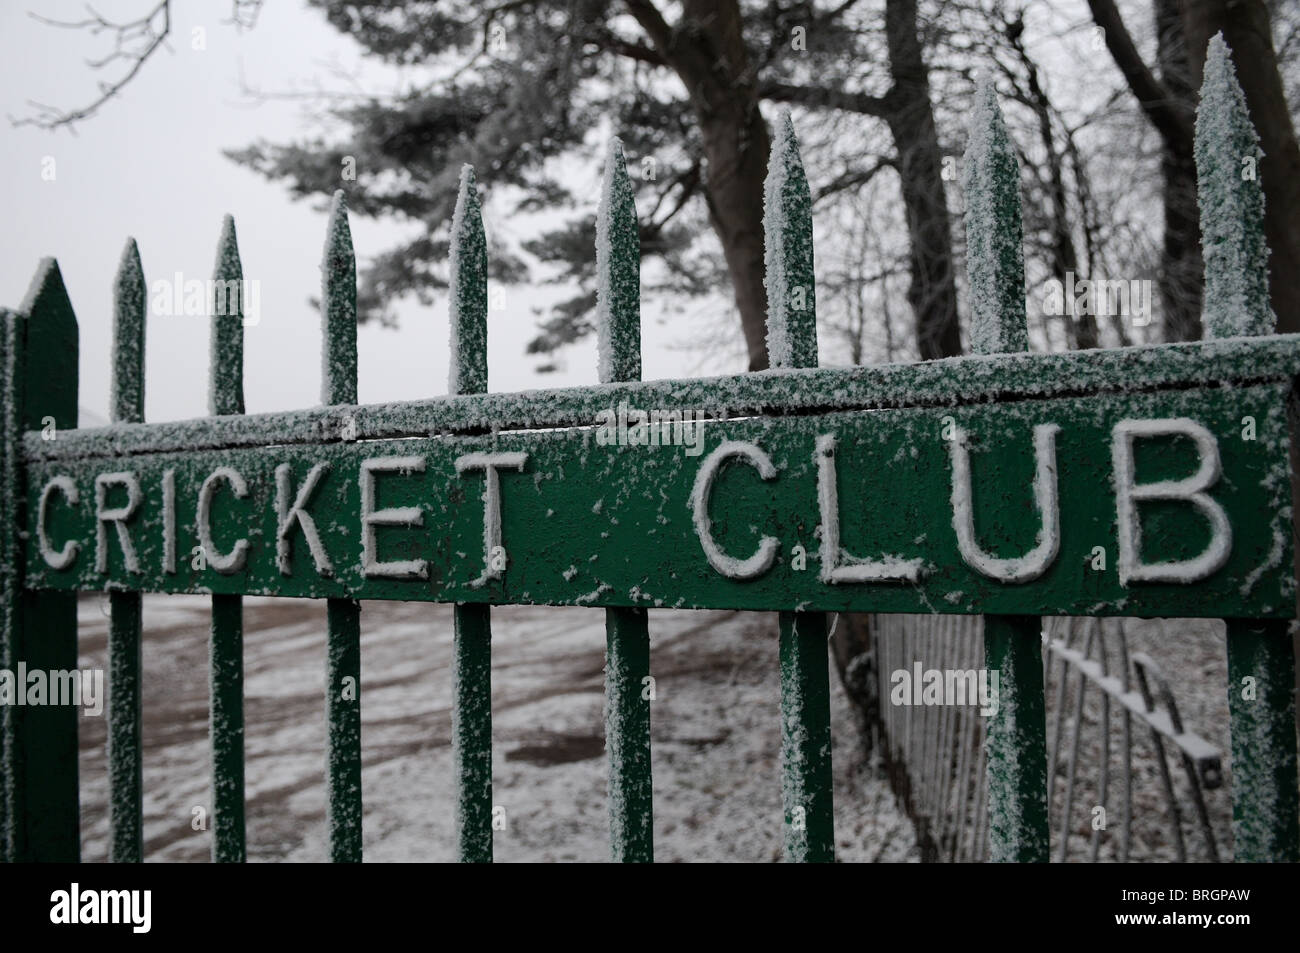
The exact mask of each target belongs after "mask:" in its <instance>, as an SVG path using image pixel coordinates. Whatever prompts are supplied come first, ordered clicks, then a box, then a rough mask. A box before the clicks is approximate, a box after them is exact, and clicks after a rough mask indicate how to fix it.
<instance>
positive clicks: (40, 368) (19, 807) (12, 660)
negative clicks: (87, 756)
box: [0, 258, 81, 863]
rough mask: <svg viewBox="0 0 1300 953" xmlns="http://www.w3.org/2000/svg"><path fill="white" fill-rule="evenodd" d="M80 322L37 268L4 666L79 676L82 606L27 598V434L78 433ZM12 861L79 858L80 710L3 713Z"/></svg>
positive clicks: (56, 279)
mask: <svg viewBox="0 0 1300 953" xmlns="http://www.w3.org/2000/svg"><path fill="white" fill-rule="evenodd" d="M77 339H78V331H77V318H76V315H74V314H73V311H72V303H71V302H70V301H69V300H68V293H67V291H66V290H65V288H64V286H63V276H62V275H61V274H60V272H59V266H58V265H57V264H56V263H55V262H54V259H52V258H47V259H45V260H44V261H43V262H41V266H40V268H39V269H38V271H37V273H36V278H35V279H34V280H33V282H32V286H31V288H30V290H29V291H28V293H27V298H26V300H25V301H24V302H23V305H22V307H21V309H20V313H19V314H18V315H9V316H8V317H7V319H6V324H5V341H4V344H5V355H4V356H5V360H4V384H5V388H6V389H5V391H4V393H3V395H0V400H3V402H4V406H5V416H4V487H3V491H2V493H0V495H3V497H4V503H3V507H4V511H5V513H4V515H5V518H6V519H5V523H4V526H5V527H6V529H7V530H8V531H9V532H8V534H7V535H6V551H5V554H4V555H5V556H6V557H7V558H6V559H5V560H4V562H6V563H8V565H7V566H6V571H5V572H4V573H3V580H4V607H3V613H4V617H3V619H2V620H0V621H3V625H4V656H5V658H4V667H5V668H8V669H10V670H11V671H12V670H16V669H17V667H18V665H19V664H25V665H26V667H27V669H28V670H41V671H45V672H51V671H60V670H62V671H72V670H73V669H75V668H77V597H76V594H75V593H71V592H24V591H23V589H22V560H23V552H24V548H23V538H24V536H25V535H26V534H25V533H24V531H23V530H24V527H23V522H22V513H23V510H24V507H23V503H22V497H23V493H24V490H25V488H24V486H23V470H22V462H21V443H22V434H23V431H26V430H40V431H42V432H44V433H48V434H50V436H51V438H52V439H56V440H57V439H58V431H59V430H65V429H75V428H76V426H77V383H78V381H77V358H78V340H77ZM0 710H3V711H4V714H5V715H6V716H7V717H6V720H5V723H4V729H5V746H4V756H5V759H6V763H5V765H4V773H5V789H6V798H5V801H6V804H7V807H6V811H5V813H6V815H7V825H8V834H7V837H6V841H7V849H6V850H5V854H6V856H7V858H8V859H10V860H13V861H19V862H59V863H75V862H76V861H78V860H80V858H81V831H80V801H79V793H78V788H77V783H78V782H77V711H78V710H77V707H76V706H73V705H34V706H26V705H4V706H0Z"/></svg>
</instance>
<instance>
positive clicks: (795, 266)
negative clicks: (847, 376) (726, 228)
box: [763, 109, 817, 367]
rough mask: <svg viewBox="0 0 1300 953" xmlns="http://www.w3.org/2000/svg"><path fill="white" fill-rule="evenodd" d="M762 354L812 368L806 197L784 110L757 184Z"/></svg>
mask: <svg viewBox="0 0 1300 953" xmlns="http://www.w3.org/2000/svg"><path fill="white" fill-rule="evenodd" d="M763 238H764V263H765V265H766V275H765V277H764V284H765V286H766V287H767V357H768V363H769V365H770V366H772V367H816V366H817V301H816V288H815V286H814V282H813V226H812V195H811V194H810V193H809V191H808V176H807V174H806V173H805V172H804V168H803V160H802V159H801V158H800V157H799V142H798V140H797V139H796V138H795V134H794V123H793V122H792V121H791V119H790V111H789V110H788V109H783V110H782V111H781V115H780V117H779V118H778V119H777V124H776V136H775V138H774V139H773V142H772V154H771V157H770V158H769V159H768V163H767V182H766V183H765V185H764V187H763Z"/></svg>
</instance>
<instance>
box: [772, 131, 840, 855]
mask: <svg viewBox="0 0 1300 953" xmlns="http://www.w3.org/2000/svg"><path fill="white" fill-rule="evenodd" d="M777 126H778V128H777V130H776V136H775V137H774V140H773V143H772V155H771V157H770V159H769V160H768V167H767V182H766V183H765V186H764V190H763V206H764V208H763V231H764V236H765V249H764V260H765V264H766V269H767V273H766V276H765V278H764V282H765V284H766V286H767V315H768V317H767V351H768V360H769V362H770V364H771V366H772V367H774V368H781V367H816V366H817V304H816V288H815V286H814V281H813V230H812V196H811V195H810V193H809V191H808V178H807V176H806V175H805V174H804V169H803V161H802V160H801V159H800V157H799V143H798V141H797V140H796V139H795V134H794V124H793V123H792V122H791V121H790V114H789V112H782V114H781V118H780V119H779V120H778V123H777ZM826 622H827V619H826V613H824V612H782V613H780V628H781V763H782V784H781V793H782V801H783V804H784V809H785V855H786V859H787V860H791V861H799V862H805V861H807V862H828V861H833V860H834V859H835V818H834V805H833V803H832V790H833V778H832V774H831V714H830V676H829V661H828V650H827V647H826V635H827V626H826Z"/></svg>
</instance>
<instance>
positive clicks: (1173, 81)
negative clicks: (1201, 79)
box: [1155, 0, 1205, 341]
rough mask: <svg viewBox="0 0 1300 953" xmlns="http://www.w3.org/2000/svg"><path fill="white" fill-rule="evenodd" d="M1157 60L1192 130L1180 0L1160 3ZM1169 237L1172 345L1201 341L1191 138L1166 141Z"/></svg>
mask: <svg viewBox="0 0 1300 953" xmlns="http://www.w3.org/2000/svg"><path fill="white" fill-rule="evenodd" d="M1155 6H1156V37H1157V42H1156V57H1157V60H1158V62H1159V64H1160V81H1161V85H1162V86H1164V88H1165V93H1166V95H1165V100H1166V102H1167V103H1168V104H1169V108H1170V109H1173V110H1177V111H1178V112H1179V113H1181V114H1182V115H1183V117H1184V123H1185V124H1186V126H1187V128H1191V126H1192V123H1193V122H1194V121H1195V117H1196V92H1195V88H1194V87H1193V86H1192V82H1191V64H1190V62H1189V58H1188V54H1187V35H1186V33H1185V32H1184V30H1183V21H1182V17H1181V16H1180V15H1179V12H1178V4H1177V3H1176V2H1175V0H1156V3H1155ZM1162 145H1163V148H1162V149H1161V154H1160V174H1161V176H1162V178H1163V179H1164V194H1163V196H1162V199H1163V204H1164V220H1165V236H1164V246H1163V248H1162V249H1161V253H1160V279H1159V285H1160V299H1161V302H1162V304H1163V305H1164V319H1165V320H1164V325H1165V327H1164V331H1165V335H1164V336H1165V340H1166V341H1199V340H1200V339H1201V304H1202V300H1203V298H1204V290H1205V261H1204V259H1203V258H1202V257H1201V214H1200V209H1199V207H1198V206H1197V204H1196V161H1195V159H1194V158H1193V155H1192V142H1191V137H1190V136H1186V137H1182V136H1180V137H1178V138H1173V139H1171V138H1169V137H1163V138H1162Z"/></svg>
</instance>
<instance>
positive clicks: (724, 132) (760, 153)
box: [627, 0, 771, 371]
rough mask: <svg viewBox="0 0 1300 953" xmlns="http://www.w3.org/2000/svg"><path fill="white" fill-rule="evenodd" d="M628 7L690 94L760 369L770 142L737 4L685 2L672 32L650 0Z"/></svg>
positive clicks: (717, 226)
mask: <svg viewBox="0 0 1300 953" xmlns="http://www.w3.org/2000/svg"><path fill="white" fill-rule="evenodd" d="M627 7H628V10H629V11H631V13H632V15H633V16H634V17H636V20H637V22H638V23H639V24H640V25H641V27H642V29H644V30H645V32H646V35H647V36H649V38H650V41H651V43H653V44H654V46H655V49H656V50H657V51H658V52H659V54H660V55H661V56H662V57H663V58H664V60H665V61H666V62H667V63H668V65H669V66H671V67H672V68H673V70H674V71H675V72H676V73H677V75H678V77H679V78H680V79H681V81H682V84H683V85H684V86H685V87H686V91H687V93H688V94H689V96H690V99H691V106H692V108H693V109H694V111H695V114H696V119H697V121H698V122H699V126H700V137H701V139H702V141H703V144H704V157H705V161H706V169H707V172H706V180H705V192H704V194H705V198H706V199H707V201H708V206H709V221H710V222H711V223H712V225H713V229H714V231H715V232H716V233H717V235H718V240H719V241H720V242H721V243H722V253H723V256H724V257H725V258H726V260H727V270H728V272H729V273H730V275H731V283H732V286H733V288H734V289H735V295H736V307H737V309H738V310H739V311H740V324H741V329H742V330H743V331H744V335H745V347H746V349H747V351H748V353H749V369H750V370H751V371H759V370H763V369H764V368H765V367H767V366H768V362H767V290H766V288H765V287H764V285H763V274H764V265H763V185H764V182H765V181H766V179H767V154H768V151H769V149H770V148H771V139H770V138H769V136H768V132H767V124H766V123H765V122H764V121H763V115H762V113H761V112H760V111H759V108H758V88H757V83H756V78H755V75H754V71H753V69H752V67H751V64H750V61H749V51H748V50H747V49H746V47H745V41H744V35H743V32H742V30H741V25H742V22H741V14H740V4H739V2H738V0H686V2H685V3H684V4H683V9H682V18H681V22H680V23H679V24H678V25H677V26H676V27H672V26H669V25H668V23H667V22H666V21H665V20H664V19H663V17H662V15H661V14H660V13H659V11H658V9H657V8H656V7H655V5H654V4H653V3H652V2H650V0H628V2H627Z"/></svg>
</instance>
